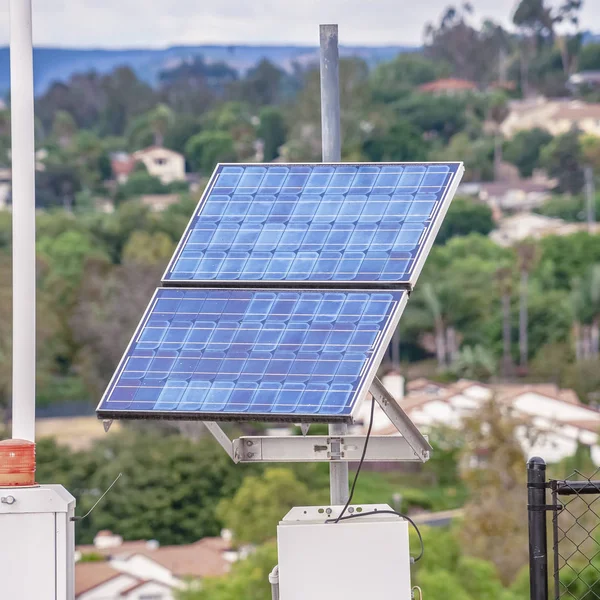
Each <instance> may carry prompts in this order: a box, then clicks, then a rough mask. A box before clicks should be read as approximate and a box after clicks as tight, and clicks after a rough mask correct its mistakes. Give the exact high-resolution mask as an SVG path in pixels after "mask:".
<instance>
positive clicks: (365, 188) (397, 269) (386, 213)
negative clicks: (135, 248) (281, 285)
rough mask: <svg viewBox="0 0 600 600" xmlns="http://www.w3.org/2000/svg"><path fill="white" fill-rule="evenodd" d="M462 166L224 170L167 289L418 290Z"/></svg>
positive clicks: (170, 271)
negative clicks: (203, 284)
mask: <svg viewBox="0 0 600 600" xmlns="http://www.w3.org/2000/svg"><path fill="white" fill-rule="evenodd" d="M461 173H462V167H461V164H460V163H428V164H415V163H410V164H408V163H407V164H387V165H376V164H368V165H367V164H352V163H348V164H343V165H339V164H338V165H328V164H323V165H230V166H228V165H220V166H219V167H217V170H216V172H215V175H214V176H213V178H212V180H211V181H212V183H211V184H210V185H209V187H208V188H207V191H206V193H205V196H204V197H203V199H202V200H201V202H200V205H199V208H198V210H197V212H196V214H195V216H194V217H193V219H192V221H191V223H190V225H189V227H188V229H187V231H186V232H185V234H184V236H183V238H182V242H181V243H180V245H179V247H178V249H177V251H176V253H175V255H174V257H173V259H172V261H171V263H170V265H169V267H168V269H167V272H166V274H165V276H164V281H167V282H190V281H197V282H200V281H212V282H215V283H217V282H225V281H239V282H252V281H262V282H265V281H266V282H286V283H290V282H317V281H318V282H332V283H340V282H341V283H343V282H351V281H354V282H390V283H393V282H396V283H399V284H401V283H404V284H414V278H413V274H415V278H416V275H418V272H416V271H417V267H418V265H419V259H421V258H423V259H424V258H425V256H424V249H425V247H426V246H427V243H428V242H432V241H433V240H432V239H431V238H432V237H433V236H434V235H435V233H436V232H437V227H438V226H439V222H440V220H441V217H442V216H443V214H444V213H445V209H446V208H447V205H448V203H449V202H450V200H451V199H452V198H451V196H452V190H454V189H455V188H456V185H457V184H458V181H457V179H459V178H460V176H461Z"/></svg>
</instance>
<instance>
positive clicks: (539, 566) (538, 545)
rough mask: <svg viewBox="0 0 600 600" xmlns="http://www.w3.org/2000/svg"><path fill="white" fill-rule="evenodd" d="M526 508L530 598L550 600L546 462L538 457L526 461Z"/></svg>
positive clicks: (532, 599)
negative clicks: (527, 515) (527, 517)
mask: <svg viewBox="0 0 600 600" xmlns="http://www.w3.org/2000/svg"><path fill="white" fill-rule="evenodd" d="M527 510H528V513H529V589H530V593H531V600H548V540H547V534H546V510H547V506H546V463H545V462H544V460H543V459H541V458H539V457H537V456H536V457H534V458H532V459H530V460H529V462H528V463H527Z"/></svg>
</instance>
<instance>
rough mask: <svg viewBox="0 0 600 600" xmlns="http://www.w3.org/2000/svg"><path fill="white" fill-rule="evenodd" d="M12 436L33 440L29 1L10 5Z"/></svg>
mask: <svg viewBox="0 0 600 600" xmlns="http://www.w3.org/2000/svg"><path fill="white" fill-rule="evenodd" d="M10 110H11V124H12V142H11V148H12V229H13V236H12V253H13V259H12V260H13V274H12V278H13V303H12V307H13V308H12V309H13V332H12V340H13V367H12V369H13V371H12V372H13V379H12V436H13V438H14V439H24V440H29V441H31V442H33V441H35V141H34V112H33V46H32V28H31V0H11V2H10Z"/></svg>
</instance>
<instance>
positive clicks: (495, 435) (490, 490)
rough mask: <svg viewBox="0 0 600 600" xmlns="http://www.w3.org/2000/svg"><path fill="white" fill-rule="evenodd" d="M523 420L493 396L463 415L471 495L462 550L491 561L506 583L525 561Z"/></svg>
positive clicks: (467, 507) (467, 472)
mask: <svg viewBox="0 0 600 600" xmlns="http://www.w3.org/2000/svg"><path fill="white" fill-rule="evenodd" d="M521 426H522V423H521V422H520V421H519V420H518V419H517V418H516V417H514V416H513V415H512V414H510V412H509V411H507V410H506V409H505V408H503V407H502V405H500V404H499V403H497V402H496V401H495V400H493V399H492V400H491V401H489V402H487V403H485V404H484V405H483V406H482V408H481V409H480V410H479V412H478V413H477V414H474V415H473V416H472V417H470V418H467V419H465V420H464V427H463V432H464V435H465V441H466V444H465V454H464V463H463V464H464V465H465V466H466V469H465V471H464V473H463V477H464V479H465V482H466V483H467V485H468V487H469V489H470V491H471V497H470V500H469V502H468V503H467V505H466V506H465V510H466V514H467V515H468V518H467V519H465V520H464V521H463V522H462V527H461V537H462V540H463V542H464V549H465V551H466V553H468V554H470V555H472V556H476V557H478V558H482V559H485V560H491V561H492V562H493V563H494V564H495V566H496V568H497V569H498V573H499V574H500V578H501V580H502V582H503V583H504V584H505V585H506V584H509V583H510V582H512V581H513V579H514V577H515V575H516V574H517V572H518V571H519V570H520V568H521V567H522V565H523V564H524V563H525V562H526V560H527V527H526V514H525V512H524V511H523V505H524V504H525V503H526V497H525V496H526V491H525V486H524V485H523V481H524V480H525V456H524V455H523V450H522V445H521V441H520V440H519V437H518V436H517V429H518V428H519V427H521Z"/></svg>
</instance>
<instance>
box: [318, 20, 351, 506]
mask: <svg viewBox="0 0 600 600" xmlns="http://www.w3.org/2000/svg"><path fill="white" fill-rule="evenodd" d="M319 33H320V42H321V130H322V133H321V141H322V146H323V162H340V161H341V160H342V144H341V135H340V55H339V49H338V26H337V25H321V26H320V28H319ZM347 434H348V426H347V425H346V424H335V425H330V426H329V435H330V436H336V437H339V436H344V435H347ZM329 482H330V488H331V504H333V505H343V504H346V502H347V501H348V463H347V462H342V461H338V462H335V461H334V462H331V464H330V467H329Z"/></svg>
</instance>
